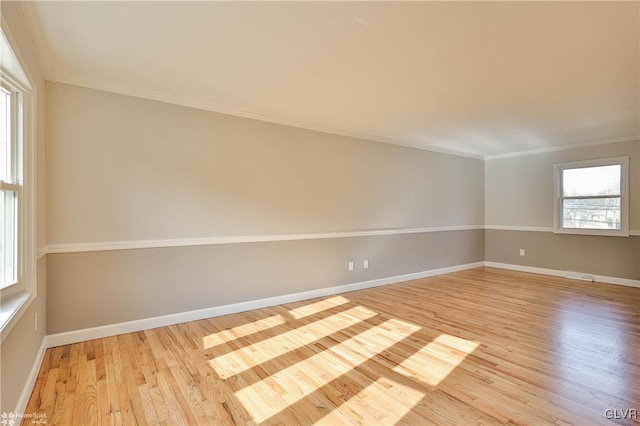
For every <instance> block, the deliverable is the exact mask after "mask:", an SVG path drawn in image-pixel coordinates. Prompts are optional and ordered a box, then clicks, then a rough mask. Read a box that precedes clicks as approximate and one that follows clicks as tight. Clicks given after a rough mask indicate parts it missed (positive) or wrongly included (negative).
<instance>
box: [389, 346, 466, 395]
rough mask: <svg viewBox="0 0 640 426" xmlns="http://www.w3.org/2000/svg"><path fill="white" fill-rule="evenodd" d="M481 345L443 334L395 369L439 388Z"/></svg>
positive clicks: (394, 369)
mask: <svg viewBox="0 0 640 426" xmlns="http://www.w3.org/2000/svg"><path fill="white" fill-rule="evenodd" d="M478 346H479V343H476V342H472V341H470V340H466V339H462V338H460V337H456V336H452V335H450V334H441V335H440V336H438V337H436V338H435V339H434V340H433V341H432V342H430V343H429V344H427V345H426V346H424V347H422V348H421V349H420V350H419V351H418V352H416V353H415V354H413V355H411V356H410V357H409V358H407V359H405V360H404V361H402V362H401V363H400V365H398V366H396V367H394V368H393V371H395V372H396V373H399V374H402V375H403V376H407V377H413V378H416V379H418V380H420V381H421V382H424V383H427V384H429V385H431V386H437V385H438V384H440V382H442V380H444V379H445V377H447V376H448V375H449V374H450V373H451V372H452V371H453V370H454V369H455V368H456V367H457V366H458V365H460V363H462V361H464V359H465V358H466V357H467V355H469V354H470V353H471V352H473V351H474V350H475V349H476V348H477V347H478Z"/></svg>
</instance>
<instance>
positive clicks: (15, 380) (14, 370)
mask: <svg viewBox="0 0 640 426" xmlns="http://www.w3.org/2000/svg"><path fill="white" fill-rule="evenodd" d="M0 7H1V9H0V12H1V14H2V17H3V18H4V20H5V22H6V23H7V25H8V28H9V31H10V32H11V34H12V36H13V37H14V39H15V42H16V44H17V46H13V47H14V48H17V50H18V52H19V56H20V58H19V59H20V60H22V61H23V62H22V65H23V67H25V68H26V69H25V71H26V72H27V74H28V75H29V77H30V78H31V80H32V83H33V84H34V85H35V90H36V95H37V111H36V119H37V123H36V124H37V135H36V136H37V139H36V149H37V170H36V174H37V181H36V245H37V249H41V248H43V247H44V245H45V242H46V239H45V236H46V232H45V226H46V206H45V202H46V199H45V183H44V177H45V155H44V153H45V84H44V79H43V78H42V74H41V73H40V69H39V68H38V64H37V61H36V58H35V55H34V52H33V51H32V48H31V44H30V41H29V36H28V35H27V33H26V31H25V28H24V27H23V25H22V21H21V18H20V16H19V13H18V10H17V7H16V5H15V3H13V2H8V1H2V4H1V6H0ZM18 52H16V53H18ZM46 275H47V270H46V259H41V260H40V261H39V262H38V264H37V297H36V298H35V300H34V301H33V302H32V303H31V305H30V306H29V308H28V309H27V310H26V311H25V312H24V314H23V315H22V317H21V318H20V320H19V321H18V322H17V323H16V324H15V326H14V328H13V330H12V331H11V333H10V334H9V335H8V336H7V337H6V339H5V341H4V342H3V343H2V347H0V372H1V373H0V375H1V379H0V412H1V411H7V412H9V411H13V410H14V409H15V406H16V403H17V401H18V396H19V395H20V392H21V391H22V389H23V387H24V384H25V382H26V379H27V376H28V374H29V372H30V371H31V367H32V366H33V363H34V361H35V357H36V355H37V351H38V349H39V347H40V345H41V343H42V339H43V337H44V335H45V333H46V329H47V326H46V316H47V314H46V302H45V300H46V288H47V285H46ZM36 312H37V313H38V332H37V333H36V332H35V331H34V315H35V313H36Z"/></svg>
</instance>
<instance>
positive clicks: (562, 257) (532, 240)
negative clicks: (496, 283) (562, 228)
mask: <svg viewBox="0 0 640 426" xmlns="http://www.w3.org/2000/svg"><path fill="white" fill-rule="evenodd" d="M485 238H486V240H485V241H486V251H485V256H486V260H487V261H490V262H499V263H508V264H512V265H523V266H534V267H538V268H547V269H556V270H559V271H576V272H586V273H590V274H595V275H603V276H607V277H616V278H627V279H632V280H640V261H639V259H640V237H629V238H621V237H600V236H593V235H566V234H554V233H552V232H529V231H503V230H495V229H489V230H487V231H485ZM521 248H524V249H525V254H526V256H524V257H522V256H520V253H519V252H520V249H521Z"/></svg>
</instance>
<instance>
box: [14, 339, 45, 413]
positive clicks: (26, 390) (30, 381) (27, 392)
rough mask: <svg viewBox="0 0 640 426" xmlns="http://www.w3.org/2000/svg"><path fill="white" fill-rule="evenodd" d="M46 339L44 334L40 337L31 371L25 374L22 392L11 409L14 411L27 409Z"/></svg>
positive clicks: (42, 357) (18, 411) (20, 411)
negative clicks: (42, 337)
mask: <svg viewBox="0 0 640 426" xmlns="http://www.w3.org/2000/svg"><path fill="white" fill-rule="evenodd" d="M46 340H47V338H46V336H45V338H44V339H42V343H41V344H40V349H38V353H37V354H36V359H35V360H34V361H33V366H32V367H31V371H30V372H29V375H28V376H27V381H26V383H25V384H24V387H23V388H22V392H20V396H19V397H18V402H17V403H16V408H15V410H14V411H13V412H14V413H24V410H26V409H27V404H28V403H29V398H30V397H31V392H32V391H33V387H34V386H35V384H36V380H37V379H38V373H39V372H40V367H41V366H42V361H44V354H45V353H46V352H47V342H46Z"/></svg>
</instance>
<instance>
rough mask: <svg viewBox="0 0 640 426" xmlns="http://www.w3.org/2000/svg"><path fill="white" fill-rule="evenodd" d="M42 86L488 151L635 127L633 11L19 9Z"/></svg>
mask: <svg viewBox="0 0 640 426" xmlns="http://www.w3.org/2000/svg"><path fill="white" fill-rule="evenodd" d="M20 7H21V9H22V13H23V15H24V17H25V22H26V24H27V26H28V28H29V31H30V33H31V34H32V37H33V39H34V43H35V45H36V48H37V51H38V52H39V57H40V58H39V60H40V62H41V65H42V67H43V70H44V73H45V75H46V78H47V79H49V80H52V81H61V82H66V83H71V84H78V85H82V86H88V87H95V88H99V89H104V90H110V91H114V92H119V93H124V94H130V95H134V96H141V97H146V98H150V99H157V100H163V101H168V102H174V103H178V104H183V105H189V106H194V107H198V108H204V109H209V110H214V111H220V112H225V113H230V114H236V115H242V116H248V117H254V118H259V119H264V120H269V121H275V122H280V123H286V124H292V125H297V126H301V127H307V128H313V129H319V130H325V131H330V132H334V133H339V134H347V135H354V136H361V137H367V138H370V139H375V140H380V141H385V142H391V143H398V144H401V145H410V146H418V147H422V148H427V149H435V150H444V151H456V152H463V153H468V154H476V155H480V156H491V155H499V154H505V153H511V152H520V151H527V150H537V149H546V148H550V147H562V146H569V145H576V144H587V143H592V142H599V141H611V140H618V139H627V138H630V137H634V136H637V135H638V134H640V83H639V80H640V65H639V64H640V56H639V52H640V25H639V22H640V3H639V2H626V3H624V2H541V3H540V2H539V3H536V2H491V3H482V2H473V3H460V2H450V3H439V2H408V3H404V2H281V3H275V2H274V3H271V2H142V1H140V2H89V1H79V2H24V3H20Z"/></svg>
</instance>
